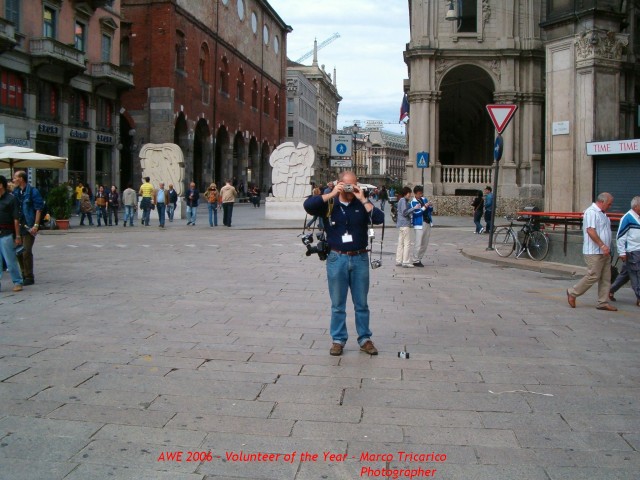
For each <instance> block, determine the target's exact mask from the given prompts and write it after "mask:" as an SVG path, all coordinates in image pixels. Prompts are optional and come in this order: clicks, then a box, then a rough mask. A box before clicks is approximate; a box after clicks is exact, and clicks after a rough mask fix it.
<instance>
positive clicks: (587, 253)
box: [567, 192, 618, 312]
mask: <svg viewBox="0 0 640 480" xmlns="http://www.w3.org/2000/svg"><path fill="white" fill-rule="evenodd" d="M612 203H613V196H612V195H611V194H610V193H606V192H603V193H601V194H600V195H598V198H596V201H595V203H593V204H591V206H590V207H589V208H587V209H586V210H585V211H584V214H583V218H582V229H583V232H584V241H583V244H582V254H583V255H584V261H585V263H586V264H587V267H588V270H587V274H586V275H585V276H584V277H582V279H581V280H580V281H579V282H578V283H577V284H575V285H574V286H573V287H571V288H569V289H568V290H567V302H569V306H570V307H571V308H576V298H577V297H579V296H580V295H582V294H583V293H585V292H586V291H587V290H589V289H590V288H591V286H592V285H593V284H594V283H597V284H598V306H597V307H596V308H597V309H598V310H607V311H609V312H615V311H617V310H618V309H617V308H616V307H614V306H613V305H610V304H609V302H608V300H609V288H610V287H611V247H610V245H611V221H610V220H609V217H607V215H606V213H605V212H606V211H607V210H608V209H609V207H611V204H612Z"/></svg>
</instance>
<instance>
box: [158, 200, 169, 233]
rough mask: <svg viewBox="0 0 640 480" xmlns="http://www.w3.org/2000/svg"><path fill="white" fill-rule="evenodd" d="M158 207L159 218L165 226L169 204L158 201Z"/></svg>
mask: <svg viewBox="0 0 640 480" xmlns="http://www.w3.org/2000/svg"><path fill="white" fill-rule="evenodd" d="M156 209H157V210H158V220H160V225H162V226H163V227H164V212H165V210H166V209H167V206H166V205H165V204H164V203H157V204H156Z"/></svg>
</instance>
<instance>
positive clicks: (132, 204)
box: [122, 183, 138, 227]
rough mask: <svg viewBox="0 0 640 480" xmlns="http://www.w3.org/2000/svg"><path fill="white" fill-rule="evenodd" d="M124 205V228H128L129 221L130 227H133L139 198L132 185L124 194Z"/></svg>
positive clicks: (129, 185)
mask: <svg viewBox="0 0 640 480" xmlns="http://www.w3.org/2000/svg"><path fill="white" fill-rule="evenodd" d="M122 204H123V205H124V222H123V224H122V226H123V227H126V226H127V220H128V221H129V226H130V227H133V215H134V212H135V211H136V209H137V207H138V196H137V195H136V191H135V190H134V189H133V185H131V184H130V183H129V184H128V185H127V188H126V189H125V191H124V192H122Z"/></svg>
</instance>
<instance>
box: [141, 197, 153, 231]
mask: <svg viewBox="0 0 640 480" xmlns="http://www.w3.org/2000/svg"><path fill="white" fill-rule="evenodd" d="M140 208H141V209H142V224H143V225H149V217H150V216H151V197H143V198H142V200H141V201H140Z"/></svg>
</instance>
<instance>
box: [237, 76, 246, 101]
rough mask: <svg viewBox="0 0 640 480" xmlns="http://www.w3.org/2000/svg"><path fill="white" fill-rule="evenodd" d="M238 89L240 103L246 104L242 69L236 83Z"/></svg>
mask: <svg viewBox="0 0 640 480" xmlns="http://www.w3.org/2000/svg"><path fill="white" fill-rule="evenodd" d="M236 87H237V90H238V96H237V99H238V101H239V102H244V70H243V69H242V68H240V69H239V70H238V80H237V83H236Z"/></svg>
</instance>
